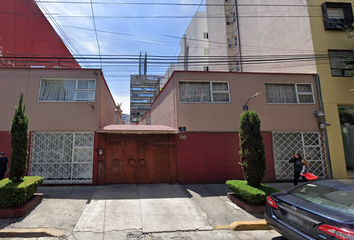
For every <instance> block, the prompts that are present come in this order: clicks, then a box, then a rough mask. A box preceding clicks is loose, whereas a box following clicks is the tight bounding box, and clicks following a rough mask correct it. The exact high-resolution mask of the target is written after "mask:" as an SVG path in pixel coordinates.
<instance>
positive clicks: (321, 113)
mask: <svg viewBox="0 0 354 240" xmlns="http://www.w3.org/2000/svg"><path fill="white" fill-rule="evenodd" d="M313 112H314V113H315V114H316V116H317V117H324V113H323V112H322V111H320V110H317V109H315V110H313Z"/></svg>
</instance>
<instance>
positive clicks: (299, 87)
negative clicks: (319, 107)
mask: <svg viewBox="0 0 354 240" xmlns="http://www.w3.org/2000/svg"><path fill="white" fill-rule="evenodd" d="M265 86H266V96H267V103H301V104H312V103H315V98H314V92H313V87H312V84H308V83H295V84H287V83H266V84H265Z"/></svg>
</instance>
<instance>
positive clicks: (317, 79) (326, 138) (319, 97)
mask: <svg viewBox="0 0 354 240" xmlns="http://www.w3.org/2000/svg"><path fill="white" fill-rule="evenodd" d="M316 85H317V94H318V101H319V104H320V109H321V111H322V112H323V114H324V115H325V116H324V122H326V113H325V111H324V107H323V99H322V92H321V82H320V76H319V75H318V74H316ZM323 136H324V141H325V150H326V156H327V165H328V173H329V177H330V178H333V173H332V164H331V156H330V152H329V144H328V134H327V128H324V129H323Z"/></svg>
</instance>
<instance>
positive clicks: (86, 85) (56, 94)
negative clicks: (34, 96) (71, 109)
mask: <svg viewBox="0 0 354 240" xmlns="http://www.w3.org/2000/svg"><path fill="white" fill-rule="evenodd" d="M95 93H96V80H83V79H41V84H40V90H39V96H38V101H39V102H75V101H79V102H80V101H81V102H94V101H95Z"/></svg>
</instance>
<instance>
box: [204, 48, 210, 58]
mask: <svg viewBox="0 0 354 240" xmlns="http://www.w3.org/2000/svg"><path fill="white" fill-rule="evenodd" d="M204 55H205V56H208V55H209V48H204Z"/></svg>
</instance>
